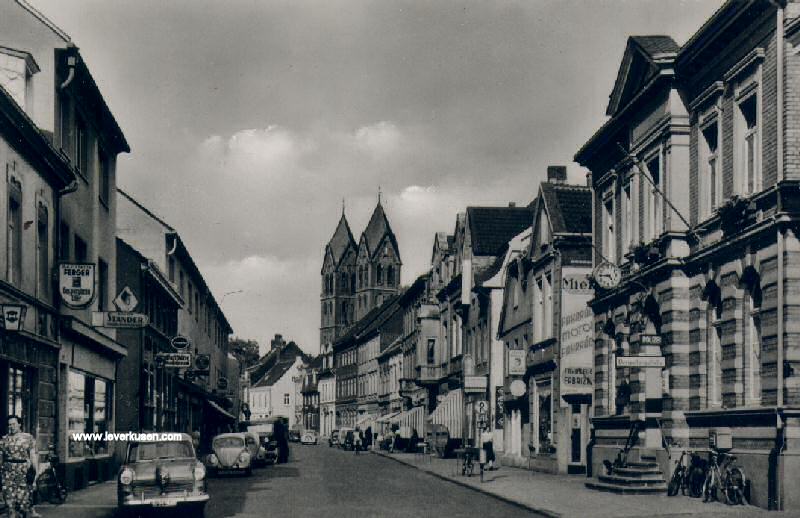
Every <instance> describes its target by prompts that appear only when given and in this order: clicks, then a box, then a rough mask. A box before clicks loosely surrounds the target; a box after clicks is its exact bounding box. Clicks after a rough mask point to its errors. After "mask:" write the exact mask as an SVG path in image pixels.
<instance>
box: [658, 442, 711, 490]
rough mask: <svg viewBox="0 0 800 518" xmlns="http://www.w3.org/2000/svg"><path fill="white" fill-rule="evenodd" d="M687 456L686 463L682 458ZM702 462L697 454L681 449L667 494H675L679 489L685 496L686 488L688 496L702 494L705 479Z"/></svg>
mask: <svg viewBox="0 0 800 518" xmlns="http://www.w3.org/2000/svg"><path fill="white" fill-rule="evenodd" d="M687 456H688V457H690V460H689V463H688V465H687V464H685V463H684V459H685V458H686V457H687ZM702 464H703V461H702V459H700V457H699V456H698V455H696V454H694V453H689V452H687V451H686V450H684V451H682V452H681V456H680V458H679V459H678V462H677V463H676V465H675V471H673V472H672V478H671V479H670V481H669V485H668V486H667V495H668V496H675V495H677V494H678V491H679V490H680V492H681V494H682V495H683V496H686V492H687V490H688V492H689V496H690V497H692V498H697V497H699V496H700V495H701V494H702V491H703V481H704V479H705V473H704V468H703V466H702Z"/></svg>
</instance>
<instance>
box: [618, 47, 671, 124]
mask: <svg viewBox="0 0 800 518" xmlns="http://www.w3.org/2000/svg"><path fill="white" fill-rule="evenodd" d="M678 50H679V47H678V44H677V43H675V41H674V40H673V39H672V38H670V37H669V36H631V37H629V38H628V43H627V45H626V46H625V53H624V54H623V56H622V62H621V63H620V66H619V70H618V71H617V79H616V80H615V82H614V88H613V90H612V91H611V94H610V95H609V102H608V107H607V108H606V115H608V116H610V117H613V116H614V115H616V114H617V113H619V112H620V111H621V110H622V109H623V108H625V107H626V106H627V105H628V104H629V103H630V102H631V101H632V100H633V99H634V98H635V97H636V96H637V95H638V94H639V92H641V91H642V90H643V89H644V87H645V86H647V84H648V83H649V82H650V81H651V80H652V79H653V78H654V77H656V76H657V75H659V74H660V73H661V71H662V70H665V69H666V68H671V67H672V64H673V63H674V61H675V57H676V56H677V53H678Z"/></svg>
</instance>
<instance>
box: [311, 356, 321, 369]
mask: <svg viewBox="0 0 800 518" xmlns="http://www.w3.org/2000/svg"><path fill="white" fill-rule="evenodd" d="M308 368H309V369H320V368H322V355H321V354H318V355H316V356H315V357H314V358H312V359H311V361H310V362H309V363H308Z"/></svg>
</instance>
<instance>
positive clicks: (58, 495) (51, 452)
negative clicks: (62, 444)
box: [33, 444, 67, 504]
mask: <svg viewBox="0 0 800 518" xmlns="http://www.w3.org/2000/svg"><path fill="white" fill-rule="evenodd" d="M57 466H58V454H57V453H56V451H55V447H54V446H53V445H52V444H51V445H50V446H49V448H48V452H47V461H46V463H45V467H44V470H43V471H42V472H41V473H40V474H39V477H38V478H37V479H36V490H35V491H33V498H34V503H41V502H45V501H46V502H50V503H51V504H63V503H64V501H65V500H66V499H67V488H66V487H64V484H63V482H62V481H61V479H60V478H59V477H58V472H57V471H56V467H57Z"/></svg>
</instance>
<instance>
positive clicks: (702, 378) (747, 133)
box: [576, 1, 800, 509]
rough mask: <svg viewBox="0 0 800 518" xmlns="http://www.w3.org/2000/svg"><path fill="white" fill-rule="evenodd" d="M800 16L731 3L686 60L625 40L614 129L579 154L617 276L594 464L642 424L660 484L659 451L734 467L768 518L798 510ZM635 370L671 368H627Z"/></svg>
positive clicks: (598, 236)
mask: <svg viewBox="0 0 800 518" xmlns="http://www.w3.org/2000/svg"><path fill="white" fill-rule="evenodd" d="M798 7H799V6H798V4H797V3H796V2H775V3H770V2H756V1H747V2H726V3H725V4H724V5H723V6H722V7H721V8H720V9H719V10H718V11H717V12H716V13H715V14H714V15H713V16H712V18H711V19H710V20H709V21H708V22H707V23H705V24H704V25H703V27H702V28H701V29H700V30H699V31H698V32H697V33H696V34H695V35H694V36H693V37H692V38H691V39H690V40H689V41H688V42H687V43H686V44H685V45H684V46H683V47H681V48H677V46H675V45H672V44H670V43H669V42H668V41H666V42H665V40H664V39H663V37H662V38H654V37H649V38H648V37H645V38H642V37H640V38H631V39H630V40H629V44H628V48H627V49H626V53H625V57H624V58H623V66H621V67H620V74H619V79H618V82H617V84H616V85H615V88H614V92H613V93H612V96H611V103H610V104H609V110H608V112H609V115H610V117H611V118H610V119H609V121H608V122H607V123H606V124H605V125H604V126H603V127H602V128H601V129H600V130H599V131H598V132H597V133H596V134H595V136H593V137H592V139H590V140H589V142H587V143H586V144H585V145H584V147H583V148H582V149H581V151H579V152H578V154H577V155H576V160H577V161H579V162H580V163H582V164H584V165H586V166H587V167H588V168H589V169H590V170H591V172H592V182H593V188H594V202H593V203H594V207H595V228H594V239H595V245H596V246H598V247H599V249H600V250H602V252H603V253H602V255H604V256H605V261H608V262H611V263H613V264H614V265H616V267H618V268H619V269H620V271H621V282H620V283H619V285H617V286H611V287H610V289H607V290H602V291H598V293H597V294H596V295H595V297H594V299H593V300H592V309H593V311H594V315H595V360H596V368H597V372H596V375H595V409H594V414H595V418H594V419H593V422H594V427H595V431H596V436H597V437H598V438H597V439H596V441H595V442H596V447H595V449H594V451H593V455H592V457H593V458H592V463H593V464H595V465H597V464H598V463H599V462H600V461H602V460H603V459H607V458H610V457H611V454H612V453H613V450H614V447H613V446H612V445H611V443H612V442H613V441H614V439H613V438H614V437H618V436H621V435H624V433H626V431H627V429H628V428H629V427H630V426H631V423H633V422H638V423H641V425H640V426H641V428H642V429H643V433H642V435H643V436H644V437H643V440H642V441H640V444H639V446H638V448H637V451H638V453H639V454H640V455H649V456H652V457H655V458H656V459H657V462H659V464H660V465H661V466H662V469H663V470H664V471H665V472H667V471H668V469H669V465H670V464H673V463H674V460H673V461H669V459H668V451H667V450H666V449H665V448H664V446H663V445H664V444H665V443H673V444H679V445H681V446H682V447H685V448H691V449H699V450H703V449H708V448H711V447H716V448H721V449H725V450H730V451H731V452H733V453H734V454H735V455H736V456H737V458H738V462H739V463H740V465H741V466H742V467H743V468H744V470H745V471H746V472H747V475H748V478H749V479H750V499H751V502H752V503H753V504H755V505H758V506H760V507H765V508H771V509H797V508H798V507H799V506H800V501H799V500H798V498H797V496H796V495H795V494H794V493H793V492H792V491H790V490H788V487H789V484H790V482H788V481H790V480H792V479H793V478H792V477H793V476H794V474H796V473H797V472H798V469H799V467H798V465H797V462H796V461H795V458H796V457H795V455H794V454H793V453H791V452H793V451H795V450H796V449H797V447H798V445H797V444H795V443H796V442H797V441H796V440H793V439H792V437H794V436H795V435H797V434H796V432H795V431H793V430H794V426H795V425H796V423H797V419H796V416H795V412H794V410H792V407H793V406H796V403H797V401H795V399H796V396H797V394H798V391H797V390H795V387H796V386H800V385H799V384H798V383H797V380H799V379H800V377H798V374H797V372H798V371H797V369H796V365H797V362H796V361H795V359H796V357H797V354H796V353H797V349H798V346H797V344H798V343H800V341H798V340H797V336H798V334H797V333H796V329H795V327H796V326H795V325H794V324H793V323H792V315H794V314H795V313H796V312H797V307H796V306H797V301H796V300H795V299H796V297H794V296H793V294H794V293H795V291H793V290H794V286H795V284H796V283H797V280H796V279H795V277H796V275H794V273H793V272H794V268H793V266H794V263H795V262H797V253H798V250H800V247H798V238H797V235H796V224H797V223H796V219H797V212H796V208H795V207H796V202H795V200H796V199H797V197H796V194H795V191H794V190H795V189H797V187H798V185H797V181H798V180H800V169H799V168H798V164H800V161H798V156H800V155H799V154H798V153H799V150H798V146H797V139H796V138H793V135H794V133H793V132H794V129H795V128H797V127H798V125H800V119H799V118H800V110H798V108H799V107H800V105H798V102H797V97H798V96H797V89H798V85H800V83H799V82H798V80H797V79H798V70H800V59H799V58H800V56H798V53H797V52H796V50H797V47H798V44H800V40H798V29H799V28H800V21H799V20H798V17H799V16H800V8H798ZM621 134H625V135H629V136H630V137H631V139H630V140H629V141H627V140H625V141H622V144H623V148H624V149H625V153H621V152H620V150H619V147H618V145H617V144H616V143H615V141H616V140H619V135H621ZM612 148H615V149H614V150H613V151H612ZM629 185H630V187H628V186H629ZM655 187H658V189H656V188H655ZM628 192H630V193H631V201H630V202H629V201H628ZM790 193H791V194H790ZM629 203H630V205H629ZM603 260H604V259H603V258H601V257H600V254H599V253H598V254H596V255H595V263H599V262H601V261H603ZM795 320H796V319H795ZM642 354H647V355H656V356H660V357H662V358H663V367H660V368H658V367H657V368H654V367H649V368H637V367H617V362H616V361H615V357H617V356H638V355H642ZM623 384H625V385H628V387H629V390H628V389H627V388H626V390H625V391H624V393H627V392H628V391H629V392H630V398H621V397H619V393H620V389H621V387H622V385H623ZM615 393H616V394H615ZM793 398H794V399H793ZM676 449H680V448H672V449H671V451H672V453H673V455H674V454H675V451H676Z"/></svg>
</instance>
